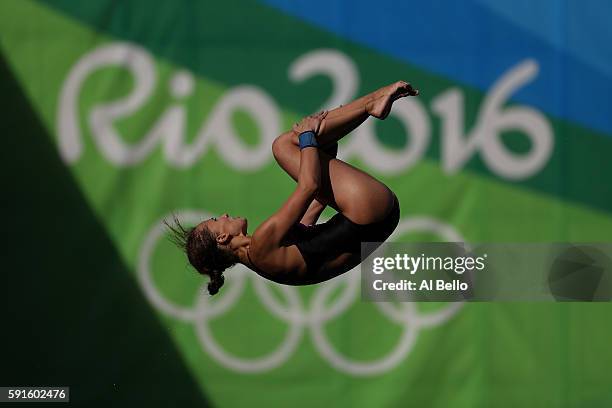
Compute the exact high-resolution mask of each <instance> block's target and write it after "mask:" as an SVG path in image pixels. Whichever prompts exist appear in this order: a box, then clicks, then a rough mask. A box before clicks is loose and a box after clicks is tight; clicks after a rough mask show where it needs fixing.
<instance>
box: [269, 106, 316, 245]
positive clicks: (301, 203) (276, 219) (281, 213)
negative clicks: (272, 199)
mask: <svg viewBox="0 0 612 408" xmlns="http://www.w3.org/2000/svg"><path fill="white" fill-rule="evenodd" d="M326 115H327V112H321V113H319V114H316V115H311V116H308V117H306V118H305V119H304V120H302V122H300V124H299V125H296V127H295V128H294V130H296V132H298V133H300V138H301V141H305V140H308V139H309V138H307V137H306V138H302V136H308V135H304V133H306V132H312V133H314V134H316V132H317V131H318V130H319V127H320V125H321V121H322V120H323V119H324V118H325V116H326ZM310 140H311V143H305V144H304V146H302V145H301V147H300V149H301V150H300V169H299V173H298V180H297V186H296V188H295V190H294V191H293V193H292V194H291V195H290V196H289V198H288V199H287V201H285V203H284V204H283V206H282V207H281V208H280V209H279V210H278V211H277V212H276V214H274V215H273V216H272V217H270V218H269V219H268V220H267V221H266V222H265V223H264V224H262V226H261V227H260V228H262V227H264V226H265V227H264V228H262V235H264V236H265V240H266V241H267V243H268V244H271V245H274V246H276V245H279V244H280V242H281V241H282V240H283V238H284V237H285V235H286V234H287V232H288V231H289V229H290V228H291V227H292V226H293V225H294V224H296V223H297V222H299V221H300V220H301V219H302V218H303V217H304V214H305V213H306V210H307V209H308V207H309V206H310V203H311V202H312V201H313V200H314V198H315V196H316V194H317V191H318V190H319V188H320V187H321V162H320V159H319V149H318V147H317V143H316V139H315V138H310ZM301 144H302V143H301ZM305 146H307V147H305ZM264 231H265V232H264Z"/></svg>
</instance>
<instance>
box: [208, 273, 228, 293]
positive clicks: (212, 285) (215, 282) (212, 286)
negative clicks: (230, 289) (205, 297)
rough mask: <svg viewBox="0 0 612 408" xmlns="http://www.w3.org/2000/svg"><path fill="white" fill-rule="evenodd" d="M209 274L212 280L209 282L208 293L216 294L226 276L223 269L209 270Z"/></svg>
mask: <svg viewBox="0 0 612 408" xmlns="http://www.w3.org/2000/svg"><path fill="white" fill-rule="evenodd" d="M208 275H209V276H210V282H208V293H210V294H211V295H214V294H216V293H217V292H219V289H221V286H223V283H224V282H225V277H224V276H223V272H222V271H209V273H208Z"/></svg>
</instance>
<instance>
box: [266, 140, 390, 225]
mask: <svg viewBox="0 0 612 408" xmlns="http://www.w3.org/2000/svg"><path fill="white" fill-rule="evenodd" d="M273 152H274V157H275V158H276V160H277V161H278V163H279V164H280V166H281V167H282V168H283V169H284V170H285V171H286V172H287V173H288V174H289V175H290V176H291V177H292V178H293V179H294V180H297V177H298V174H299V169H300V149H299V147H298V144H297V137H296V135H295V133H293V132H287V133H284V134H283V135H281V136H279V137H278V138H277V139H276V140H275V141H274V145H273ZM319 158H320V162H321V188H320V189H319V192H318V194H317V197H316V200H317V201H318V203H320V204H323V205H329V206H330V207H332V208H334V209H336V210H337V211H340V212H342V213H343V214H344V215H345V216H346V217H347V218H349V219H350V220H351V221H353V222H355V223H357V224H370V223H373V222H376V221H380V220H382V219H383V218H384V216H385V215H386V214H387V213H388V211H389V209H390V208H391V205H392V204H393V194H392V193H391V190H389V188H388V187H387V186H385V185H384V184H383V183H381V182H380V181H378V180H376V179H375V178H374V177H372V176H370V175H369V174H367V173H365V172H363V171H361V170H359V169H357V168H355V167H353V166H351V165H350V164H348V163H345V162H343V161H342V160H338V159H336V158H333V157H331V156H330V155H329V154H327V153H325V151H324V150H322V149H321V150H319ZM316 205H317V204H316V203H315V204H313V206H316ZM321 211H322V209H321Z"/></svg>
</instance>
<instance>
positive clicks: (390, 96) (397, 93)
mask: <svg viewBox="0 0 612 408" xmlns="http://www.w3.org/2000/svg"><path fill="white" fill-rule="evenodd" d="M418 94H419V91H418V89H414V88H413V87H412V85H410V84H409V83H408V82H405V81H398V82H395V83H393V84H391V85H388V86H386V87H384V88H381V89H380V90H379V91H378V92H376V94H375V96H374V99H373V100H372V101H370V102H368V104H367V105H366V110H367V112H368V113H369V114H370V115H372V116H374V117H375V118H378V119H385V118H386V117H387V116H388V115H389V112H390V111H391V106H392V105H393V102H395V101H396V100H398V99H399V98H403V97H405V96H409V95H410V96H417V95H418Z"/></svg>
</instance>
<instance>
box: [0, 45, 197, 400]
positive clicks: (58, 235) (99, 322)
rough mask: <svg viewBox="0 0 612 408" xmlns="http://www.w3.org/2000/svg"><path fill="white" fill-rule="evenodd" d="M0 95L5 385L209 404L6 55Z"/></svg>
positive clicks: (81, 396)
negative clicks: (3, 145)
mask: <svg viewBox="0 0 612 408" xmlns="http://www.w3.org/2000/svg"><path fill="white" fill-rule="evenodd" d="M0 91H1V92H2V97H3V99H2V100H3V101H4V102H3V103H2V111H3V113H4V114H5V115H6V116H4V117H3V120H2V122H1V123H0V129H1V130H2V134H5V135H10V134H13V135H15V137H10V138H7V143H8V145H7V146H6V148H4V149H2V150H1V151H0V162H2V166H3V171H2V186H3V194H4V196H5V197H7V199H3V209H4V210H5V211H6V213H7V214H10V215H11V216H9V217H6V219H5V221H4V223H3V228H4V230H5V233H6V236H8V237H9V240H10V241H11V242H10V244H9V245H11V246H9V248H10V250H7V251H5V253H4V255H3V270H4V271H6V272H7V273H5V274H4V276H3V282H2V288H3V289H4V290H3V291H2V296H0V299H1V302H2V306H1V307H2V310H3V311H5V313H4V314H3V324H4V327H5V328H6V330H5V331H3V335H2V340H1V343H0V344H1V346H2V347H1V348H0V358H1V359H2V370H0V383H2V384H15V385H18V384H19V385H31V384H44V385H67V386H70V387H71V395H70V400H71V401H70V402H71V403H73V404H77V405H80V406H88V407H94V406H96V407H97V406H99V407H108V406H116V407H132V406H134V405H138V404H144V405H145V406H158V405H159V406H174V405H177V406H185V407H188V406H197V407H203V406H207V405H208V404H207V402H206V400H205V399H204V397H203V395H202V391H201V389H200V387H198V384H197V383H196V382H195V381H194V379H193V377H192V376H191V375H190V372H189V370H188V369H187V368H186V366H185V364H184V362H183V360H182V359H181V356H180V354H179V353H178V352H177V350H176V348H175V346H174V344H173V343H172V341H171V340H170V339H169V337H168V333H167V331H166V330H165V328H164V327H162V326H161V323H160V320H158V319H157V318H156V317H155V315H154V313H153V312H152V310H151V307H150V306H149V305H148V303H147V302H146V300H145V299H144V296H143V294H142V292H141V290H140V289H139V288H138V287H137V286H136V283H135V282H134V280H133V279H132V278H131V274H130V272H129V270H128V268H127V266H126V265H125V264H124V263H123V261H122V259H121V256H120V254H119V253H118V252H117V249H116V248H115V247H114V246H113V243H112V240H111V239H110V237H109V236H108V235H107V233H106V231H105V228H104V227H103V226H102V225H101V224H100V221H99V220H98V219H97V218H96V216H95V214H94V213H93V212H92V210H91V208H89V206H88V204H87V200H86V198H85V197H84V196H83V194H82V193H81V191H80V189H79V187H78V186H76V184H75V180H74V178H73V177H72V175H71V174H70V172H69V170H68V169H67V168H66V167H65V166H64V164H63V163H62V162H61V160H60V158H59V157H58V155H57V149H56V148H55V146H54V145H53V143H52V140H51V138H50V137H49V135H48V134H47V131H46V130H45V127H44V126H43V125H42V123H40V120H39V118H38V116H37V114H36V113H35V112H34V110H33V109H32V107H31V106H30V104H29V103H28V100H27V98H26V97H25V96H24V95H23V92H22V89H20V87H19V85H18V83H17V81H16V80H15V78H14V77H13V74H12V72H11V71H10V69H9V68H8V67H7V64H6V63H5V61H4V58H3V57H1V56H0ZM16 130H18V134H15V131H16ZM15 152H24V154H25V152H27V155H26V156H27V158H26V159H25V160H24V156H22V155H19V154H15ZM9 271H10V273H9ZM7 312H8V313H7ZM169 389H170V390H172V392H167V391H166V390H169Z"/></svg>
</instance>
